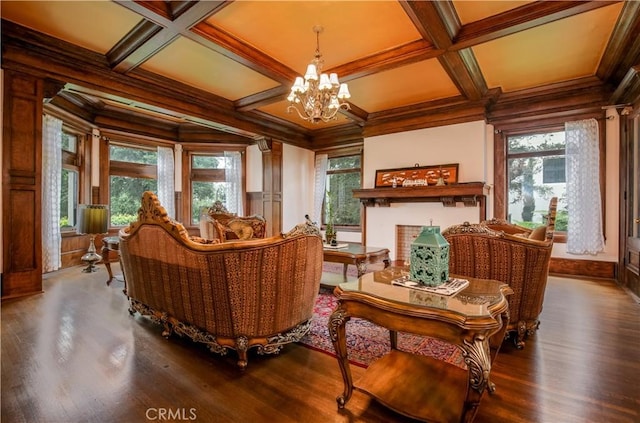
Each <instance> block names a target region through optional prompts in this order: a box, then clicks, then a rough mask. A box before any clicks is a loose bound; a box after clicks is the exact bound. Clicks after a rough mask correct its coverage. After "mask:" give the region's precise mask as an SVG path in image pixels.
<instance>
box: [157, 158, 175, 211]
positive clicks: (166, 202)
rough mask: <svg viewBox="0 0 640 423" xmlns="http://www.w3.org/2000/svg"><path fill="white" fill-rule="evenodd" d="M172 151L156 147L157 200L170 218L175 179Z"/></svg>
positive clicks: (172, 209)
mask: <svg viewBox="0 0 640 423" xmlns="http://www.w3.org/2000/svg"><path fill="white" fill-rule="evenodd" d="M173 168H174V160H173V149H172V148H169V147H158V200H160V204H162V205H163V206H164V208H165V209H166V210H167V213H168V214H169V216H170V217H175V216H176V214H175V212H176V206H175V196H176V195H175V183H174V181H175V177H174V169H173Z"/></svg>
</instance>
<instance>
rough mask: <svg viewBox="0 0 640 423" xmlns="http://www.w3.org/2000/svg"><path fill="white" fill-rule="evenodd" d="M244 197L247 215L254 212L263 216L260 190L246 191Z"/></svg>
mask: <svg viewBox="0 0 640 423" xmlns="http://www.w3.org/2000/svg"><path fill="white" fill-rule="evenodd" d="M246 198H247V215H248V216H251V215H254V214H259V215H261V216H264V209H263V203H262V192H248V193H247V197H246Z"/></svg>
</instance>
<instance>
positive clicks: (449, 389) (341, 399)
mask: <svg viewBox="0 0 640 423" xmlns="http://www.w3.org/2000/svg"><path fill="white" fill-rule="evenodd" d="M407 273H408V272H407V269H403V268H397V267H390V268H387V269H385V270H381V271H378V272H372V273H367V274H365V275H363V276H362V277H361V278H360V279H359V280H357V281H353V282H347V283H343V284H340V285H338V287H336V289H335V290H334V294H335V295H336V297H337V298H338V305H337V307H336V309H335V311H334V312H333V313H332V315H331V317H330V319H329V335H330V337H331V341H332V342H333V345H334V348H335V351H336V357H337V359H338V364H339V365H340V370H341V372H342V377H343V381H344V391H343V393H342V394H341V395H340V396H338V397H337V402H338V408H344V407H345V405H346V404H347V402H348V401H349V399H350V398H351V395H352V393H353V389H354V388H355V389H358V390H359V391H362V392H365V393H366V394H368V395H371V396H372V397H374V398H376V399H377V400H378V401H379V402H380V403H382V404H383V405H385V406H387V407H389V408H391V409H393V410H395V411H397V412H399V413H401V414H404V415H406V416H409V417H411V418H414V419H419V420H426V421H438V422H470V421H471V420H473V417H474V416H475V413H476V410H477V407H478V405H479V404H480V399H481V398H482V395H483V393H484V391H485V390H486V389H489V390H490V391H492V390H493V389H494V387H493V384H492V383H491V382H490V380H489V377H490V372H491V365H492V362H493V360H494V359H495V357H496V355H497V353H498V350H499V348H500V345H501V343H502V340H503V337H504V333H505V330H506V327H507V321H508V309H509V305H508V303H507V300H506V298H505V295H507V294H510V293H512V291H511V288H509V286H508V285H507V284H503V283H501V282H498V281H492V280H484V279H473V278H468V279H469V286H468V287H466V288H465V289H464V290H463V291H461V292H459V293H457V294H454V295H453V296H450V297H446V296H441V295H436V294H431V293H428V292H426V291H420V290H417V289H411V288H406V287H401V286H396V285H392V284H391V281H392V280H393V279H395V278H398V277H400V276H402V275H405V274H407ZM351 317H358V318H364V319H367V320H369V321H371V322H373V323H375V324H377V325H380V326H382V327H385V328H387V329H389V333H390V335H391V352H390V353H388V354H387V355H385V356H384V357H382V358H380V359H378V360H377V361H375V362H374V363H373V364H372V365H371V366H369V368H368V369H367V371H366V372H365V374H364V375H363V376H362V378H361V379H360V380H359V381H358V382H357V383H355V384H354V383H353V380H352V377H351V370H350V367H349V361H348V359H347V346H346V328H345V325H346V322H347V321H348V320H349V319H350V318H351ZM396 331H403V332H410V333H415V334H418V335H423V336H430V337H433V338H438V339H441V340H443V341H445V342H449V343H452V344H455V345H457V346H459V347H460V348H461V349H462V351H463V355H464V361H465V364H466V365H467V369H466V370H465V369H462V368H460V367H457V366H455V365H453V364H449V363H447V362H445V361H441V360H437V359H435V358H431V357H428V356H423V355H414V354H410V353H407V352H403V351H400V350H398V349H397V332H396Z"/></svg>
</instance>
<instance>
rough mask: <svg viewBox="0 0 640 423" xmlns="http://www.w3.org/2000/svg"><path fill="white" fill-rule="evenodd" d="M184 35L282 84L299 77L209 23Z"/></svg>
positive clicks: (204, 23)
mask: <svg viewBox="0 0 640 423" xmlns="http://www.w3.org/2000/svg"><path fill="white" fill-rule="evenodd" d="M182 35H184V36H185V37H187V38H190V39H191V40H193V41H196V42H198V43H200V44H203V45H205V46H206V47H208V48H210V49H212V50H214V51H216V52H217V53H220V54H222V55H223V56H225V57H228V58H229V59H232V60H234V61H236V62H238V63H241V64H242V65H244V66H246V67H248V68H249V69H252V70H254V71H256V72H259V73H260V74H262V75H264V76H266V77H268V78H271V79H273V80H275V81H277V82H279V83H280V84H285V85H288V84H290V83H291V81H293V80H294V79H295V77H296V76H298V73H297V72H296V71H294V70H293V69H291V68H289V67H288V66H285V65H284V64H282V63H280V62H278V61H277V60H275V59H273V58H272V57H271V56H269V55H267V54H265V53H263V52H261V51H260V50H258V49H256V48H254V47H252V46H250V45H249V44H247V43H245V42H244V41H242V40H240V39H239V38H236V37H234V36H233V35H231V34H229V33H228V32H227V31H224V30H223V29H220V28H217V27H215V26H212V25H209V24H208V23H207V22H201V23H199V24H197V25H195V26H194V27H193V28H192V29H191V31H189V32H188V33H185V34H182Z"/></svg>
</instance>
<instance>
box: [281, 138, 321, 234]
mask: <svg viewBox="0 0 640 423" xmlns="http://www.w3.org/2000/svg"><path fill="white" fill-rule="evenodd" d="M282 147H283V148H282V205H283V207H282V231H283V232H287V231H288V230H290V229H291V228H293V227H294V226H295V225H297V224H298V223H302V222H304V216H305V215H306V214H308V215H312V214H313V186H314V181H313V177H314V176H313V175H314V167H315V153H314V152H313V151H311V150H306V149H304V148H299V147H295V146H292V145H289V144H283V145H282Z"/></svg>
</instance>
